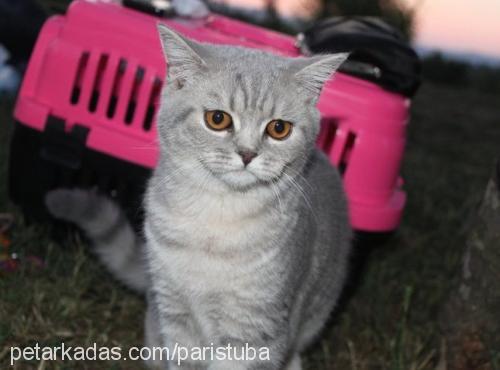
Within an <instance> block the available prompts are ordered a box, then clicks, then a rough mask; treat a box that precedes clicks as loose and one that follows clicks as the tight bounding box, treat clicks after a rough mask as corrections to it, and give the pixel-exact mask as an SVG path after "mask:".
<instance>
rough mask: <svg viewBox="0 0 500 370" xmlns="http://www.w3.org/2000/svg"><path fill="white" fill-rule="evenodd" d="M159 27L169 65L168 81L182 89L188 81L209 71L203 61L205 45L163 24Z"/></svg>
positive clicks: (159, 24)
mask: <svg viewBox="0 0 500 370" xmlns="http://www.w3.org/2000/svg"><path fill="white" fill-rule="evenodd" d="M157 26H158V34H159V36H160V41H161V45H162V48H163V54H164V55H165V58H166V59H167V64H168V69H167V73H168V81H169V82H170V83H173V84H174V86H176V87H177V88H182V86H184V84H185V82H186V81H187V80H189V79H192V78H195V77H196V75H197V74H199V73H203V72H204V71H206V70H207V64H206V62H205V61H204V60H203V45H201V44H198V43H197V42H195V41H192V40H189V39H187V38H184V37H182V36H181V35H179V34H178V33H176V32H174V31H172V30H171V29H170V28H168V27H166V26H164V25H163V24H161V23H158V25H157Z"/></svg>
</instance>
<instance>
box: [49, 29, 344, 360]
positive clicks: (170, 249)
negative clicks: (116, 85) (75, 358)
mask: <svg viewBox="0 0 500 370" xmlns="http://www.w3.org/2000/svg"><path fill="white" fill-rule="evenodd" d="M159 33H160V39H161V42H162V45H163V49H164V53H165V55H166V57H167V59H168V66H169V68H168V77H167V83H166V85H165V87H164V89H163V94H162V101H161V107H160V111H159V115H158V136H159V144H160V148H161V155H160V160H159V163H158V166H157V168H156V170H155V171H154V174H153V176H152V178H151V180H150V182H149V184H148V188H147V193H146V196H145V210H146V219H145V225H144V233H145V237H146V242H145V243H141V241H140V239H138V238H137V237H136V236H135V235H134V233H133V232H132V229H131V227H130V225H128V223H127V221H126V218H125V216H124V215H123V213H122V211H121V210H120V209H119V207H118V206H117V205H115V204H114V203H113V202H112V201H111V200H110V199H108V198H106V197H103V196H100V195H97V194H95V193H92V192H88V191H83V190H55V191H53V192H51V193H49V194H48V196H47V199H46V203H47V205H48V208H49V209H50V210H51V212H52V213H53V214H54V215H55V216H56V217H59V218H62V219H65V220H69V221H72V222H75V223H77V224H78V225H79V226H81V227H82V228H83V229H84V230H85V231H86V232H87V233H88V235H89V236H90V237H91V238H92V239H93V240H94V242H95V251H96V252H97V254H98V255H99V256H100V257H101V259H102V261H103V262H104V263H105V264H106V265H108V266H109V267H110V269H111V270H112V272H113V273H114V274H115V275H116V276H117V277H118V278H120V279H121V280H122V281H123V282H125V283H126V284H128V285H129V286H131V287H133V288H135V289H137V290H139V291H141V292H146V295H147V301H148V302H147V303H148V308H147V314H146V323H145V332H146V333H145V336H146V345H147V346H150V347H151V346H167V347H169V348H173V347H174V346H175V343H178V344H179V345H181V346H186V347H189V348H192V347H194V346H211V345H212V346H223V347H225V346H227V345H228V344H230V345H232V346H234V347H238V346H244V345H245V343H248V345H250V346H252V347H253V348H261V347H267V348H268V349H269V359H268V360H267V359H266V360H262V359H256V360H253V361H250V360H247V361H229V360H213V361H204V362H203V361H202V362H194V361H193V362H190V361H188V360H186V361H184V362H182V364H181V366H180V368H182V369H210V370H222V369H232V370H238V369H289V370H292V369H294V370H297V369H300V368H301V362H300V357H299V355H300V353H301V352H302V351H303V350H304V349H305V348H306V347H307V346H308V345H309V344H310V343H311V342H312V341H313V340H314V339H315V338H316V337H317V336H318V334H319V333H320V331H321V329H322V328H323V326H324V324H325V322H326V321H327V319H328V317H329V315H330V314H331V312H332V310H333V308H334V306H335V303H336V302H337V300H338V297H339V294H340V291H341V289H342V286H343V284H344V280H345V277H346V269H347V260H348V255H349V250H350V245H351V243H350V242H351V230H350V227H349V222H348V214H347V204H346V199H345V195H344V191H343V188H342V182H341V178H340V176H339V173H338V172H337V170H336V169H334V168H333V167H332V166H331V165H330V163H329V161H328V159H327V158H326V156H325V155H324V154H322V153H321V152H320V151H319V150H318V149H316V147H315V139H316V136H317V134H318V131H319V112H318V111H317V109H316V102H317V100H318V97H319V94H320V92H321V89H322V86H323V84H324V82H325V81H327V80H328V79H329V78H330V76H331V75H332V74H333V73H334V72H335V70H336V69H337V68H338V67H339V65H340V64H341V63H342V62H343V61H344V60H345V59H346V55H345V54H336V55H325V56H317V57H313V58H295V59H292V58H285V57H279V56H276V55H272V54H269V53H266V52H263V51H258V50H250V49H245V48H241V47H230V46H215V45H208V44H199V43H196V42H194V41H192V40H188V39H186V38H184V37H181V36H180V35H178V34H176V33H174V32H173V31H171V30H169V29H168V28H166V27H164V26H159ZM151 365H154V366H158V367H161V366H164V367H165V366H168V368H170V369H177V368H179V366H178V365H177V364H176V363H175V362H169V363H168V364H165V363H163V364H160V363H158V362H156V363H155V364H151Z"/></svg>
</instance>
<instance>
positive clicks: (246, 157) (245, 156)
mask: <svg viewBox="0 0 500 370" xmlns="http://www.w3.org/2000/svg"><path fill="white" fill-rule="evenodd" d="M238 154H239V155H240V157H241V160H242V161H243V164H244V165H245V166H246V165H248V164H249V163H250V162H252V159H254V158H255V157H256V156H257V153H255V152H250V151H246V150H245V151H239V152H238Z"/></svg>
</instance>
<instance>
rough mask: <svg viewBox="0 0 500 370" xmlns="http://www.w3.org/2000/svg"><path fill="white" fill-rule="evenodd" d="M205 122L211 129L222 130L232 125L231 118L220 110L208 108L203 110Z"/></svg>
mask: <svg viewBox="0 0 500 370" xmlns="http://www.w3.org/2000/svg"><path fill="white" fill-rule="evenodd" d="M205 123H206V125H207V126H208V128H210V129H212V130H215V131H222V130H227V129H228V128H230V127H231V126H232V125H233V119H232V118H231V116H230V115H229V114H227V113H226V112H223V111H221V110H209V111H206V112H205Z"/></svg>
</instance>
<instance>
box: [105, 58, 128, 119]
mask: <svg viewBox="0 0 500 370" xmlns="http://www.w3.org/2000/svg"><path fill="white" fill-rule="evenodd" d="M126 69H127V61H126V60H125V59H123V58H122V59H120V63H119V64H118V68H117V69H116V74H115V79H114V80H113V87H112V89H111V97H110V98H109V104H108V109H107V111H106V117H108V118H113V117H114V115H115V112H116V106H117V105H118V96H119V93H120V87H121V84H122V81H123V77H124V76H125V70H126Z"/></svg>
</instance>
